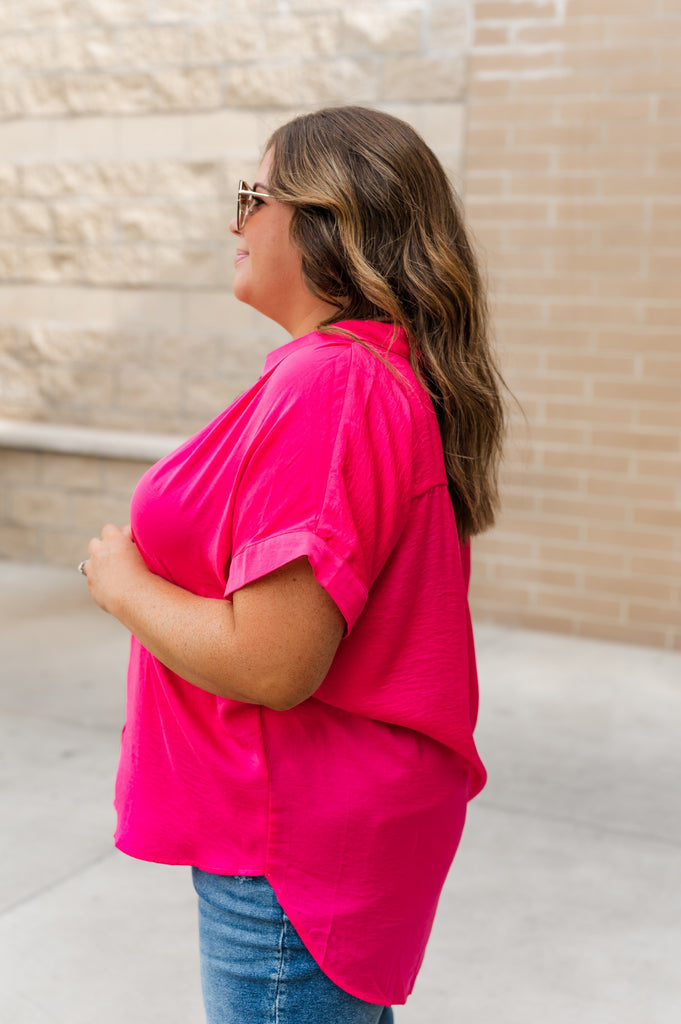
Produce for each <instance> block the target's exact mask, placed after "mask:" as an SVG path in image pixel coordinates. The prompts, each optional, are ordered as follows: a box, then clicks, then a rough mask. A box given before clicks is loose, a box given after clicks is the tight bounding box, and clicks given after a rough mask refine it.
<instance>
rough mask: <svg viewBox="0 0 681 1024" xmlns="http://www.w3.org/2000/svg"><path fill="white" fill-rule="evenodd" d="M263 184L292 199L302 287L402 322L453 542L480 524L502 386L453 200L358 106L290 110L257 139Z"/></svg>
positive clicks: (500, 417)
mask: <svg viewBox="0 0 681 1024" xmlns="http://www.w3.org/2000/svg"><path fill="white" fill-rule="evenodd" d="M267 150H269V151H271V155H272V164H271V169H270V175H269V181H268V191H269V192H270V193H271V194H272V195H273V196H274V197H275V198H276V199H278V200H279V201H281V202H284V203H287V204H290V205H291V206H292V207H293V217H292V220H291V235H292V238H293V240H294V241H295V243H296V245H297V246H298V247H299V249H300V250H301V252H302V265H303V273H304V274H305V277H306V280H307V283H308V286H309V287H310V289H311V290H312V291H313V292H314V293H315V294H316V295H318V296H319V297H320V298H323V299H324V300H326V301H327V302H331V303H333V304H335V305H336V306H338V308H339V312H338V313H336V314H334V316H333V318H332V320H331V321H329V322H333V321H334V320H382V321H386V322H389V323H394V324H398V325H400V326H401V327H403V328H404V329H405V331H406V333H407V336H408V338H409V342H410V347H411V361H412V366H413V368H414V370H415V372H416V374H417V375H418V377H419V379H420V380H421V381H422V383H423V385H424V386H425V387H426V389H427V390H428V392H429V394H430V395H431V398H432V400H433V403H434V406H435V410H436V413H437V417H438V422H439V426H440V433H441V436H442V446H443V450H444V455H445V464H446V468H447V477H448V480H449V493H450V496H451V499H452V503H453V505H454V512H455V515H456V520H457V525H458V530H459V534H460V536H461V538H462V539H463V540H467V539H468V538H469V537H470V536H471V535H473V534H476V533H479V532H481V531H482V530H484V529H486V528H487V527H489V526H491V525H492V523H493V522H494V515H495V510H496V508H497V505H498V487H497V471H498V463H499V458H500V454H501V445H502V439H503V432H504V405H503V401H502V397H501V395H502V390H503V381H502V379H501V377H500V374H499V372H498V370H497V368H496V365H495V361H494V358H493V354H492V352H491V348H490V343H489V335H488V320H487V307H486V297H485V289H484V286H483V284H482V281H481V276H480V272H479V269H478V264H477V260H476V256H475V253H474V251H473V248H472V246H471V243H470V241H469V238H468V235H467V232H466V229H465V225H464V219H463V214H462V211H461V206H460V202H459V200H458V198H457V196H456V195H455V193H454V191H453V189H452V187H451V185H450V183H449V181H448V180H447V176H446V174H445V172H444V170H443V168H442V166H441V164H440V162H439V160H438V159H437V157H436V156H435V154H434V153H433V152H432V150H431V149H430V148H429V147H428V146H427V145H426V143H425V142H424V141H423V139H422V138H421V137H420V136H419V135H418V134H417V132H415V131H414V129H413V128H411V127H410V126H409V125H408V124H406V123H405V122H404V121H401V120H399V119H398V118H395V117H392V116H391V115H389V114H385V113H382V112H380V111H377V110H371V109H367V108H364V107H335V108H329V109H327V110H319V111H316V112H315V113H311V114H305V115H303V116H301V117H298V118H295V119H294V120H293V121H290V122H289V123H288V124H285V125H283V126H282V127H281V128H278V129H277V130H276V131H275V132H274V133H273V135H272V136H271V138H270V140H269V142H268V145H267Z"/></svg>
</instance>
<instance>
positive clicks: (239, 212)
mask: <svg viewBox="0 0 681 1024" xmlns="http://www.w3.org/2000/svg"><path fill="white" fill-rule="evenodd" d="M263 198H264V199H271V198H272V196H271V195H270V194H269V192H254V191H253V189H252V188H251V187H250V186H249V185H247V184H246V182H245V181H240V182H239V191H238V192H237V194H236V229H237V231H241V229H242V228H243V226H244V224H245V223H246V218H247V217H248V216H249V214H251V213H252V212H253V208H254V207H255V205H256V203H257V202H258V201H259V200H260V199H263Z"/></svg>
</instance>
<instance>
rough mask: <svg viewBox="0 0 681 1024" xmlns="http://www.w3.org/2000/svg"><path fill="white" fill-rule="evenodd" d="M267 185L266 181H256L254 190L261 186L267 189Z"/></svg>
mask: <svg viewBox="0 0 681 1024" xmlns="http://www.w3.org/2000/svg"><path fill="white" fill-rule="evenodd" d="M267 187H268V186H267V185H265V184H264V183H263V182H262V181H256V183H255V185H254V186H253V191H254V192H255V191H257V189H259V188H261V189H263V190H266V189H267Z"/></svg>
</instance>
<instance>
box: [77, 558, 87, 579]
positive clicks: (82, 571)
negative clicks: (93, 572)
mask: <svg viewBox="0 0 681 1024" xmlns="http://www.w3.org/2000/svg"><path fill="white" fill-rule="evenodd" d="M86 562H87V558H85V559H83V561H82V562H81V563H80V565H79V566H78V572H79V573H82V575H83V576H87V573H86V572H85V563H86Z"/></svg>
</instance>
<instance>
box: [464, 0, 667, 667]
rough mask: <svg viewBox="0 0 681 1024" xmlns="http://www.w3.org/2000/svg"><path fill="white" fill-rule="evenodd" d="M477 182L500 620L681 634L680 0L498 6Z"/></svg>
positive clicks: (486, 542)
mask: <svg viewBox="0 0 681 1024" xmlns="http://www.w3.org/2000/svg"><path fill="white" fill-rule="evenodd" d="M474 14H475V23H474V40H473V49H472V54H471V63H470V78H469V82H468V134H467V144H466V198H467V205H468V209H469V211H470V215H471V217H472V220H473V223H474V226H475V229H476V232H477V235H478V237H479V239H480V240H481V242H482V244H483V245H484V247H485V250H486V252H487V261H488V268H489V275H490V279H491V282H492V287H493V295H494V311H495V322H496V331H497V335H498V339H499V345H500V348H501V351H502V354H503V363H504V367H505V370H506V374H507V378H508V382H509V384H510V386H511V388H512V389H513V391H514V392H515V394H516V395H517V397H518V399H519V401H520V403H521V404H522V406H523V408H524V411H525V415H526V420H523V419H522V418H521V416H520V415H519V414H517V413H516V414H515V415H514V431H513V443H512V445H511V448H510V451H509V457H508V460H507V464H506V468H505V476H504V503H505V510H504V513H503V515H502V517H501V519H500V522H499V526H498V528H497V529H495V530H494V531H493V532H492V533H491V534H489V535H488V536H487V537H485V538H481V539H480V541H479V542H478V543H477V544H476V549H477V562H476V564H477V574H476V582H475V587H474V594H475V602H474V603H475V607H476V608H477V610H478V612H479V613H481V614H483V615H489V616H492V617H494V618H496V619H497V620H501V621H505V622H509V623H513V622H517V623H522V624H523V625H530V626H537V627H540V628H548V629H556V630H565V631H570V632H575V633H578V634H582V635H594V636H599V637H605V638H612V639H617V640H631V641H636V642H642V643H652V644H659V645H661V646H668V647H677V648H679V647H681V336H680V328H681V289H680V288H679V268H680V267H681V240H680V239H681V192H680V189H679V180H680V179H679V170H680V169H681V91H680V90H681V75H680V74H679V68H680V67H681V4H680V3H679V2H678V0H660V2H653V3H651V4H640V3H638V2H624V0H617V2H615V0H567V2H564V0H563V2H555V0H547V2H541V0H540V2H537V3H524V2H513V0H506V2H501V0H479V2H477V3H475V5H474Z"/></svg>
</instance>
